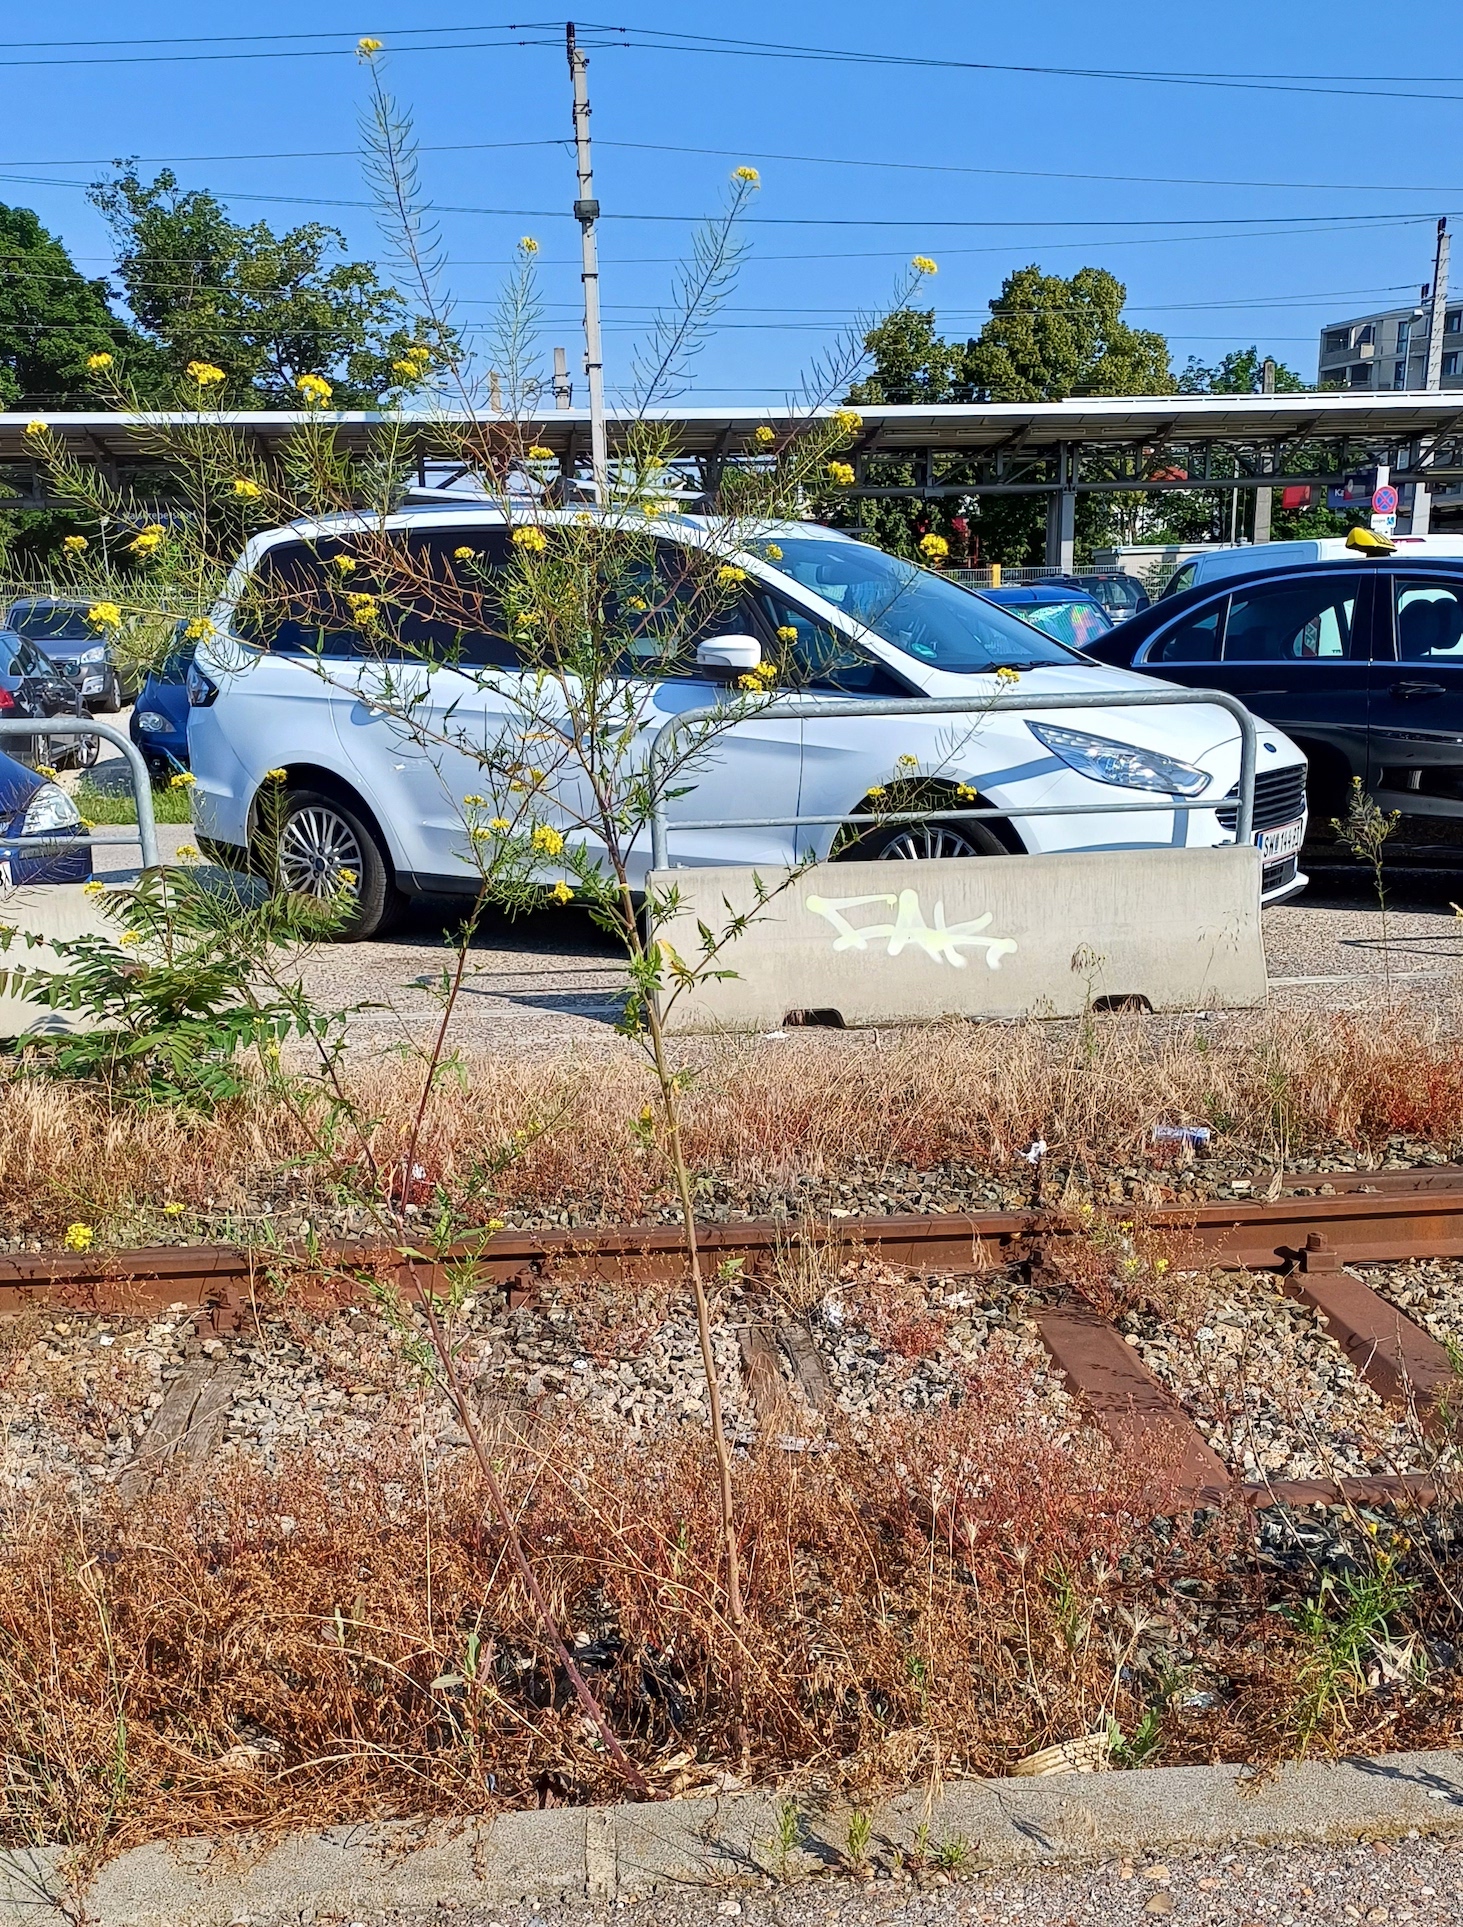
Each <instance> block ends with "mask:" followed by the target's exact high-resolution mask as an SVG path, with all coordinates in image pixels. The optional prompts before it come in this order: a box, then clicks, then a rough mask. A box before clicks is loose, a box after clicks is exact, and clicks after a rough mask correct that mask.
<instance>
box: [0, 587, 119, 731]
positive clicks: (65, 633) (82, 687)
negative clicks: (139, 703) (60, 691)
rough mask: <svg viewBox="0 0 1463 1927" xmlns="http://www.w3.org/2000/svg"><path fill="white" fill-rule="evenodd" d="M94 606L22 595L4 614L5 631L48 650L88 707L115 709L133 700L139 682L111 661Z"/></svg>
mask: <svg viewBox="0 0 1463 1927" xmlns="http://www.w3.org/2000/svg"><path fill="white" fill-rule="evenodd" d="M91 606H92V605H91V604H90V603H89V602H82V601H67V600H65V599H64V598H62V597H60V596H17V597H16V598H15V600H14V601H12V602H11V603H10V604H9V605H8V606H7V607H6V609H5V612H4V614H3V616H0V629H7V630H9V631H10V632H11V633H12V634H13V635H17V636H23V637H24V638H25V640H26V641H27V642H33V643H35V644H36V645H37V646H38V647H39V648H41V649H43V650H44V651H45V653H46V654H47V655H48V656H49V657H50V658H51V660H52V662H54V663H55V664H56V665H57V667H58V668H60V669H61V670H62V671H63V673H64V674H65V675H66V676H68V677H69V678H70V679H71V680H72V681H73V682H74V683H75V684H76V687H77V692H78V694H79V695H80V696H81V698H82V700H83V701H84V702H85V703H86V706H87V708H88V709H101V710H107V711H109V712H111V711H116V710H118V709H122V708H125V707H126V705H127V703H129V702H130V701H131V699H132V695H133V693H134V686H135V678H134V677H131V676H129V675H128V674H127V672H126V671H125V670H124V669H122V668H120V667H119V666H118V664H117V663H115V662H114V661H113V660H112V657H111V649H110V645H109V644H108V642H107V640H106V638H105V636H100V635H98V633H97V628H96V624H95V623H93V622H91V621H89V620H88V618H87V610H88V609H89V608H90V607H91Z"/></svg>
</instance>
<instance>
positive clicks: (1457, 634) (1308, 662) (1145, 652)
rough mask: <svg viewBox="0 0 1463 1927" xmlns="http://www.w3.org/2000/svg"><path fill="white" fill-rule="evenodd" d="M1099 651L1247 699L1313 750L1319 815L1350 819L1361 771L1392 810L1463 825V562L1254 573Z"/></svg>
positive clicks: (1187, 598) (1314, 804) (1385, 562)
mask: <svg viewBox="0 0 1463 1927" xmlns="http://www.w3.org/2000/svg"><path fill="white" fill-rule="evenodd" d="M1276 546H1281V545H1279V544H1277V545H1276ZM1091 652H1092V654H1093V655H1095V656H1097V657H1098V658H1099V659H1100V660H1102V661H1104V662H1108V663H1112V664H1115V665H1120V666H1122V667H1124V668H1128V667H1131V668H1133V669H1136V670H1138V671H1139V672H1140V673H1142V674H1144V675H1151V676H1158V677H1161V678H1162V679H1163V680H1164V681H1165V682H1185V683H1189V684H1191V685H1193V686H1197V687H1202V688H1210V689H1225V690H1228V691H1229V693H1230V694H1231V695H1234V696H1238V697H1239V698H1240V700H1241V701H1242V702H1243V703H1244V704H1245V705H1246V707H1247V708H1250V709H1253V710H1254V711H1255V712H1256V713H1257V714H1259V715H1263V716H1265V717H1266V718H1267V719H1268V720H1269V721H1270V722H1272V723H1274V724H1275V725H1276V727H1277V728H1279V729H1282V730H1284V731H1285V733H1286V734H1287V735H1288V736H1290V737H1292V738H1293V739H1294V740H1295V742H1296V743H1297V744H1298V745H1299V746H1300V748H1301V749H1302V750H1303V751H1304V752H1305V755H1306V757H1307V759H1308V761H1309V764H1310V808H1311V812H1312V814H1314V815H1320V816H1322V817H1323V818H1329V817H1331V816H1336V815H1339V814H1341V813H1342V812H1343V811H1344V808H1345V804H1346V797H1347V792H1348V790H1349V788H1350V784H1351V779H1352V778H1353V777H1359V778H1360V779H1361V781H1362V783H1363V784H1364V785H1365V786H1366V788H1367V789H1368V790H1369V791H1370V792H1371V793H1372V795H1374V796H1375V797H1376V799H1377V802H1378V803H1379V804H1380V805H1381V806H1382V807H1383V808H1384V809H1388V810H1401V811H1403V812H1404V813H1405V814H1409V815H1418V816H1451V817H1455V818H1456V817H1463V557H1458V558H1456V559H1455V558H1450V557H1447V556H1442V555H1439V556H1431V557H1428V556H1421V557H1419V556H1414V555H1411V554H1407V553H1398V554H1396V555H1391V556H1382V557H1378V558H1376V559H1375V560H1365V559H1363V558H1362V557H1360V556H1358V555H1357V554H1356V553H1355V552H1352V553H1351V555H1350V557H1349V559H1348V560H1346V561H1344V562H1343V561H1340V560H1337V561H1329V562H1324V563H1320V562H1318V563H1312V564H1310V565H1308V566H1303V567H1300V568H1288V569H1287V568H1276V569H1270V570H1266V571H1259V570H1252V571H1251V572H1249V573H1248V574H1246V575H1244V576H1243V577H1234V576H1231V577H1230V578H1229V579H1227V580H1222V581H1220V582H1213V583H1205V584H1201V585H1200V586H1199V587H1198V588H1194V589H1189V590H1187V591H1186V592H1185V593H1183V594H1181V595H1177V596H1165V597H1163V598H1162V599H1161V600H1160V601H1158V602H1157V603H1155V604H1154V606H1153V607H1152V608H1151V609H1149V610H1147V611H1146V612H1145V613H1144V614H1143V615H1140V616H1135V617H1134V618H1133V620H1132V621H1131V622H1128V623H1125V624H1124V625H1123V627H1122V628H1121V629H1118V630H1115V631H1114V632H1113V634H1112V635H1110V636H1105V637H1103V638H1102V639H1101V640H1100V641H1098V642H1096V643H1094V644H1093V645H1092V649H1091Z"/></svg>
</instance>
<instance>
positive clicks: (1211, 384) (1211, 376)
mask: <svg viewBox="0 0 1463 1927" xmlns="http://www.w3.org/2000/svg"><path fill="white" fill-rule="evenodd" d="M1178 385H1179V393H1180V394H1181V395H1258V394H1261V393H1263V391H1264V387H1265V357H1264V356H1263V355H1262V354H1261V353H1260V351H1259V349H1258V348H1257V347H1255V346H1254V345H1253V343H1252V344H1251V345H1250V346H1249V347H1248V348H1231V349H1230V351H1229V353H1228V354H1227V355H1222V356H1221V357H1220V359H1219V361H1218V363H1217V364H1216V365H1215V366H1214V367H1213V368H1206V367H1205V366H1204V364H1203V362H1202V361H1200V359H1199V357H1198V356H1197V355H1190V356H1189V359H1188V363H1187V365H1186V367H1185V368H1184V371H1183V373H1182V374H1181V375H1180V376H1179V384H1178ZM1310 385H1311V384H1310V383H1309V382H1308V381H1305V380H1304V379H1303V378H1302V377H1301V376H1300V375H1298V374H1297V373H1296V372H1295V370H1294V369H1293V368H1287V367H1286V365H1285V363H1284V362H1283V361H1277V362H1276V363H1275V392H1276V394H1277V395H1299V394H1303V393H1304V392H1305V391H1306V389H1307V388H1309V387H1310Z"/></svg>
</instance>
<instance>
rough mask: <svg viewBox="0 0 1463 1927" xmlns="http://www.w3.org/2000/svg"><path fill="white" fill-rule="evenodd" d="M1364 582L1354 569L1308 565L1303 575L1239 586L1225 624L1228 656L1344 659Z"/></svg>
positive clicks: (1241, 659) (1258, 659) (1267, 659)
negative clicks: (1323, 571) (1317, 570)
mask: <svg viewBox="0 0 1463 1927" xmlns="http://www.w3.org/2000/svg"><path fill="white" fill-rule="evenodd" d="M1359 587H1360V578H1359V577H1357V576H1355V575H1313V574H1311V573H1310V571H1307V572H1306V574H1305V575H1303V576H1301V577H1299V578H1298V579H1293V580H1289V581H1285V582H1266V583H1261V584H1260V585H1259V586H1258V587H1256V588H1253V589H1239V590H1236V591H1235V592H1234V594H1233V595H1232V596H1231V597H1230V601H1229V620H1228V622H1227V623H1226V624H1225V628H1224V660H1225V661H1226V662H1340V661H1342V660H1343V659H1344V658H1345V657H1347V656H1349V655H1350V654H1351V648H1352V633H1353V625H1354V619H1355V615H1356V596H1357V590H1358V589H1359ZM1358 646H1360V643H1359V641H1358Z"/></svg>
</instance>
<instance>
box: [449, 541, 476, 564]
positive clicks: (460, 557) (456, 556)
mask: <svg viewBox="0 0 1463 1927" xmlns="http://www.w3.org/2000/svg"><path fill="white" fill-rule="evenodd" d="M473 554H474V551H473V550H472V549H470V548H469V547H468V546H467V544H466V543H465V542H464V543H463V545H462V547H461V548H460V549H454V550H453V551H452V560H453V561H454V562H471V560H472V558H473Z"/></svg>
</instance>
